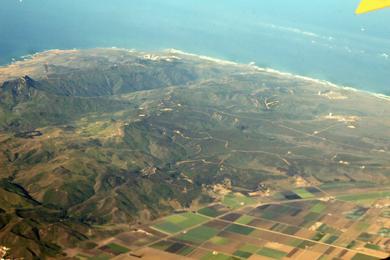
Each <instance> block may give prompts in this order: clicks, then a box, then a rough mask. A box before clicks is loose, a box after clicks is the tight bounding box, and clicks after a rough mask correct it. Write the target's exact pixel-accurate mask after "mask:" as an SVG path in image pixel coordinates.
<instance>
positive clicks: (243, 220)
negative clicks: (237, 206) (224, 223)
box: [235, 215, 255, 225]
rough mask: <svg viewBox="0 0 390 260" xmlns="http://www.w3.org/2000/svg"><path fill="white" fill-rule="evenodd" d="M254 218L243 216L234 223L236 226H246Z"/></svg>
mask: <svg viewBox="0 0 390 260" xmlns="http://www.w3.org/2000/svg"><path fill="white" fill-rule="evenodd" d="M254 219H255V218H254V217H252V216H248V215H243V216H241V217H240V218H239V219H237V220H236V221H235V222H236V223H237V224H243V225H247V224H249V223H250V222H251V221H252V220H254Z"/></svg>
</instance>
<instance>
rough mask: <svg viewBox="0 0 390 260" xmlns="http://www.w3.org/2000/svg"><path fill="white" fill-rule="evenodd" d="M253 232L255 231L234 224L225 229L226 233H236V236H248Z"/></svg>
mask: <svg viewBox="0 0 390 260" xmlns="http://www.w3.org/2000/svg"><path fill="white" fill-rule="evenodd" d="M254 230H255V229H254V228H251V227H246V226H241V225H236V224H232V225H230V226H229V227H228V228H227V229H226V231H229V232H233V233H238V234H241V235H249V234H250V233H252V232H253V231H254Z"/></svg>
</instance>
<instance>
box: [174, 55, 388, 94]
mask: <svg viewBox="0 0 390 260" xmlns="http://www.w3.org/2000/svg"><path fill="white" fill-rule="evenodd" d="M166 51H169V52H170V53H177V54H182V55H188V56H192V57H196V58H199V59H203V60H207V61H212V62H216V63H218V64H221V65H235V66H245V67H248V66H249V67H250V68H253V69H255V70H258V71H262V72H267V73H270V74H274V75H279V76H283V77H289V78H294V79H300V80H305V81H309V82H313V83H317V84H321V85H326V86H330V87H334V88H338V89H343V90H348V91H352V92H360V93H365V94H369V95H372V96H374V97H376V98H379V99H383V100H387V101H390V95H386V94H383V93H377V92H372V91H368V90H363V89H358V88H355V87H351V86H345V85H339V84H336V83H333V82H330V81H327V80H322V79H316V78H312V77H309V76H303V75H299V74H294V73H291V72H286V71H280V70H277V69H273V68H267V67H259V66H256V65H255V64H243V63H238V62H233V61H228V60H223V59H218V58H213V57H209V56H204V55H198V54H194V53H188V52H185V51H181V50H177V49H167V50H166Z"/></svg>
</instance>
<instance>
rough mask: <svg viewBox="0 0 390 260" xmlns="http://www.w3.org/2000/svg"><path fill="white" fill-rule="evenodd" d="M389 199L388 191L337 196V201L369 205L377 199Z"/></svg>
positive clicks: (389, 192) (389, 193)
mask: <svg viewBox="0 0 390 260" xmlns="http://www.w3.org/2000/svg"><path fill="white" fill-rule="evenodd" d="M386 197H390V191H379V192H370V193H364V194H352V195H342V196H337V197H336V198H337V199H338V200H344V201H351V202H355V203H359V204H370V203H372V202H374V201H375V200H378V199H383V198H386Z"/></svg>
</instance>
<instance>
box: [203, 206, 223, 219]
mask: <svg viewBox="0 0 390 260" xmlns="http://www.w3.org/2000/svg"><path fill="white" fill-rule="evenodd" d="M198 213H200V214H202V215H205V216H208V217H212V218H215V217H218V216H220V215H222V214H223V212H220V211H218V210H216V209H215V208H213V207H206V208H202V209H200V210H198Z"/></svg>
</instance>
